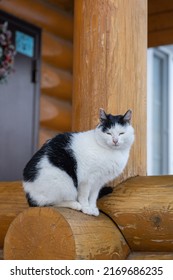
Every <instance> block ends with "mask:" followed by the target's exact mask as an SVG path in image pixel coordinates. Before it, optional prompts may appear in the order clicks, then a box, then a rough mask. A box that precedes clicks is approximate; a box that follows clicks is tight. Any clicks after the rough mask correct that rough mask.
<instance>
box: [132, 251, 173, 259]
mask: <svg viewBox="0 0 173 280" xmlns="http://www.w3.org/2000/svg"><path fill="white" fill-rule="evenodd" d="M127 259H128V260H173V253H170V252H154V253H151V252H134V253H131V254H130V255H129V256H128V258H127Z"/></svg>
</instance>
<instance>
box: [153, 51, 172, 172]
mask: <svg viewBox="0 0 173 280" xmlns="http://www.w3.org/2000/svg"><path fill="white" fill-rule="evenodd" d="M162 53H163V55H165V54H166V55H167V58H168V59H167V61H168V71H167V73H166V75H168V84H167V96H165V100H164V101H165V102H166V103H167V105H166V106H167V112H165V113H167V114H166V115H165V118H166V119H165V121H166V122H167V124H168V139H167V143H166V142H165V151H163V153H165V157H164V160H166V161H167V163H166V162H165V163H164V166H166V169H165V170H163V173H164V174H173V47H172V46H171V47H169V46H164V47H158V48H151V49H149V50H148V73H147V76H148V83H147V87H148V90H147V92H148V94H147V119H148V121H147V124H148V125H147V173H148V175H153V173H152V172H153V160H152V159H153V148H152V145H151V143H152V139H153V129H152V126H153V124H152V122H151V119H152V113H153V67H154V55H155V54H157V55H158V56H159V55H162ZM166 106H165V107H166ZM166 154H167V158H166Z"/></svg>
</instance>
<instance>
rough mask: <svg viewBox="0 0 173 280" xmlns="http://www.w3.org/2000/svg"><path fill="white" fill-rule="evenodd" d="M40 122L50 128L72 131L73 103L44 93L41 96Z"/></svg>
mask: <svg viewBox="0 0 173 280" xmlns="http://www.w3.org/2000/svg"><path fill="white" fill-rule="evenodd" d="M40 102H41V105H40V106H41V108H40V124H41V126H42V127H45V128H49V129H50V130H58V131H71V107H72V106H71V104H70V103H67V102H63V101H60V100H58V99H55V98H51V97H49V96H46V95H44V94H42V95H41V98H40Z"/></svg>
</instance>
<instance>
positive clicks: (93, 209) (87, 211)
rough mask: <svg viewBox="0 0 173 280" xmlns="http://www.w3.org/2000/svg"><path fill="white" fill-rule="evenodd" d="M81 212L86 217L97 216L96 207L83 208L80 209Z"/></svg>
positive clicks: (97, 210)
mask: <svg viewBox="0 0 173 280" xmlns="http://www.w3.org/2000/svg"><path fill="white" fill-rule="evenodd" d="M81 211H82V212H83V213H84V214H87V215H92V216H98V215H99V209H98V208H97V207H90V206H84V207H82V209H81Z"/></svg>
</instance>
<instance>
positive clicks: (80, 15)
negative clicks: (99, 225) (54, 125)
mask: <svg viewBox="0 0 173 280" xmlns="http://www.w3.org/2000/svg"><path fill="white" fill-rule="evenodd" d="M146 50H147V1H145V0H144V1H138V0H133V1H129V0H111V1H99V0H95V1H92V0H87V1H86V0H77V1H75V23H74V71H73V74H74V75H73V77H74V78H73V97H72V98H73V108H72V110H73V111H72V121H73V123H72V129H73V130H87V129H91V128H94V127H95V126H96V125H97V123H98V111H99V108H100V107H103V108H104V109H105V110H106V111H107V112H109V113H112V114H120V113H125V112H126V110H127V109H129V108H131V109H132V111H133V121H132V122H133V126H134V128H135V134H136V140H135V144H134V147H133V149H132V152H131V157H130V160H129V164H128V166H127V168H126V170H125V172H124V174H123V176H122V177H121V178H120V179H119V181H123V180H125V179H126V178H128V177H131V176H135V175H145V174H146ZM136 159H138V160H136ZM119 181H117V182H119ZM117 182H116V183H115V184H117Z"/></svg>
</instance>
